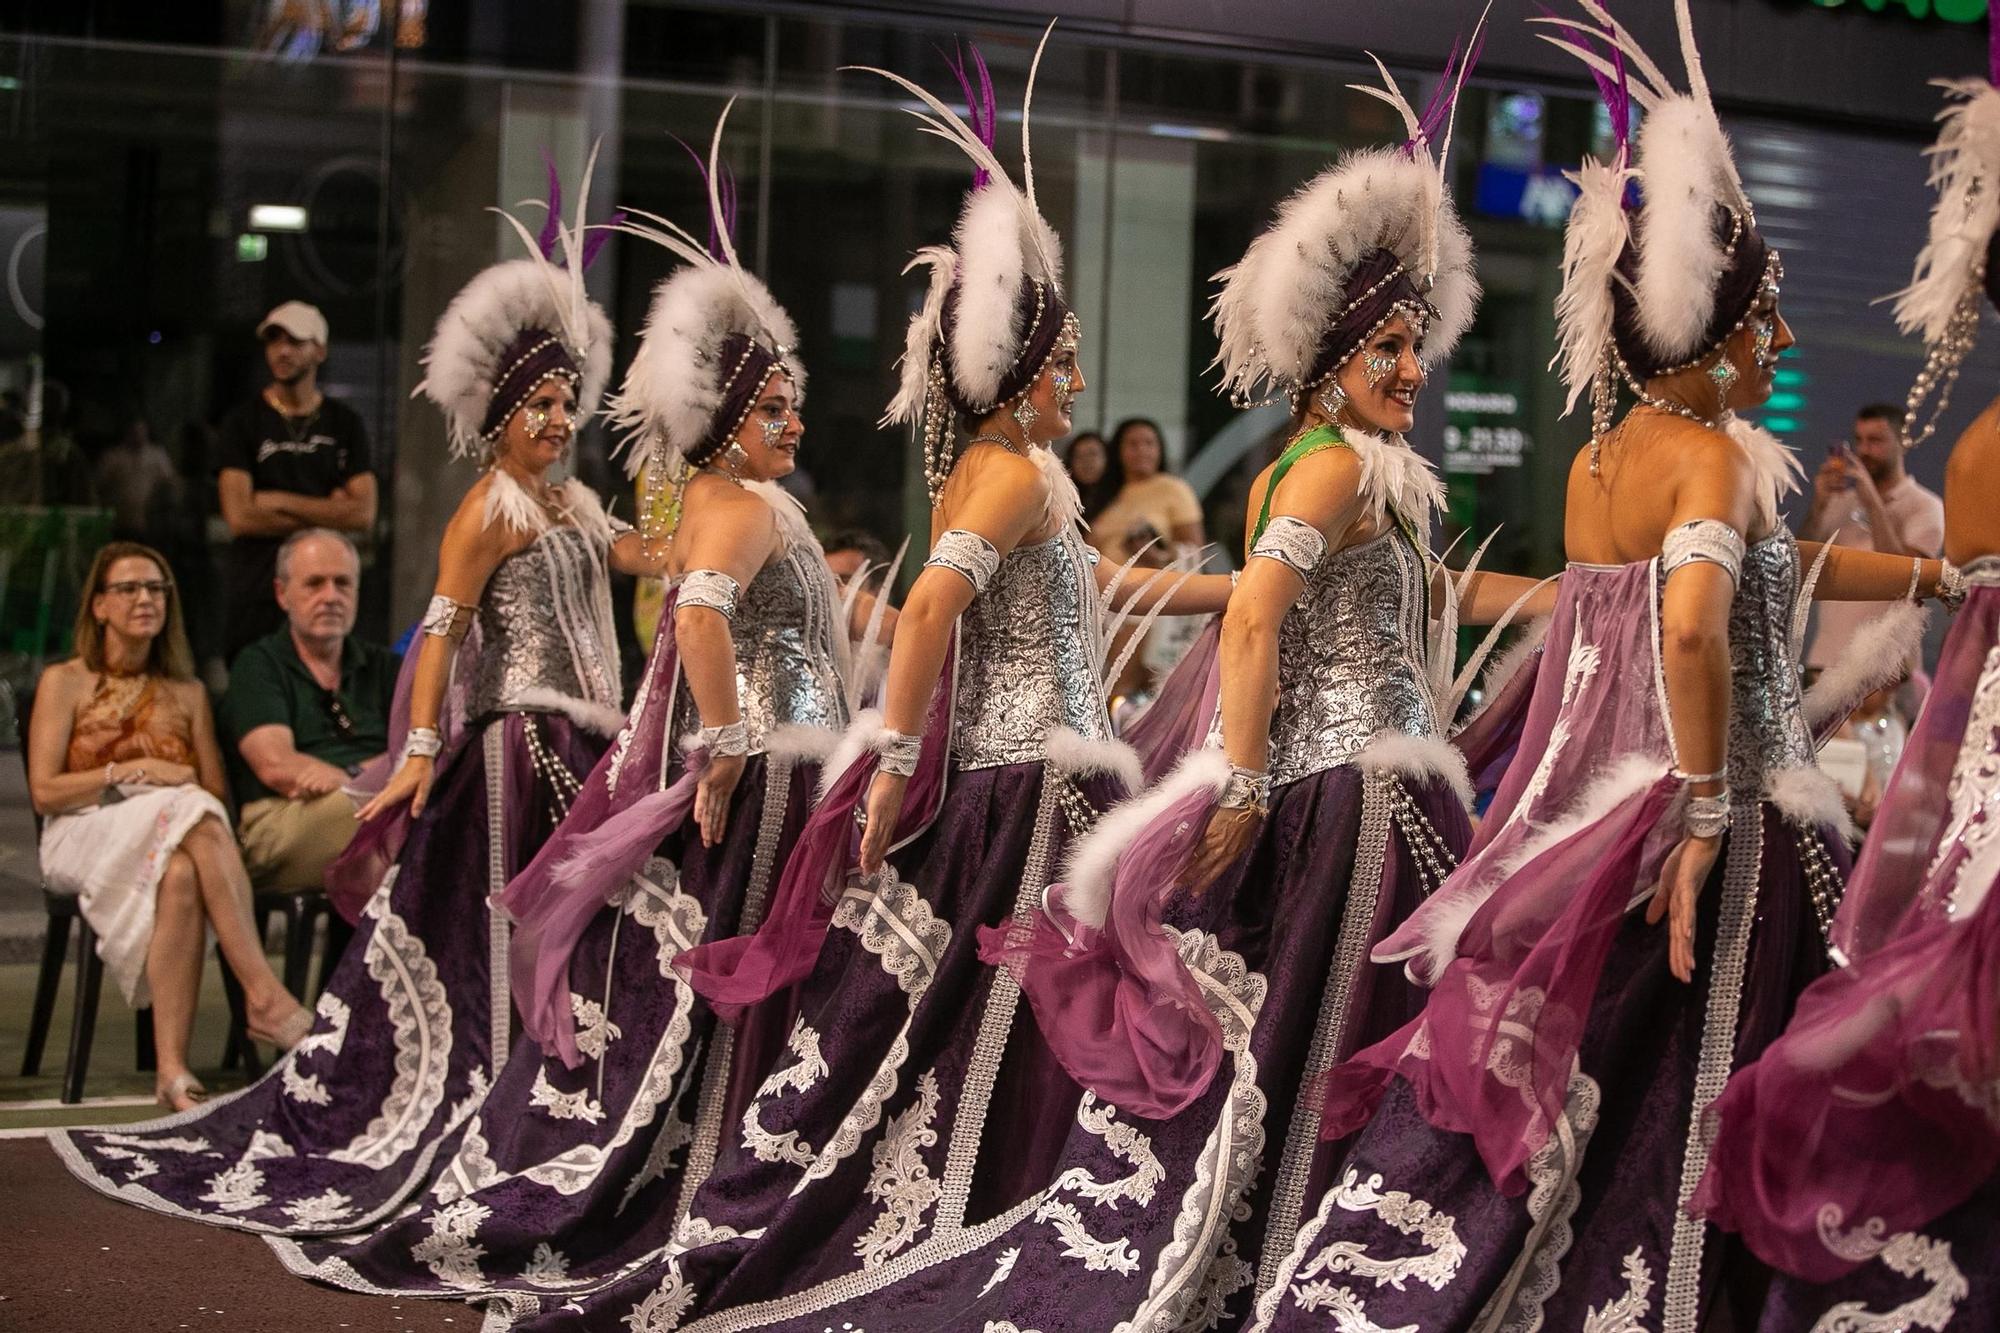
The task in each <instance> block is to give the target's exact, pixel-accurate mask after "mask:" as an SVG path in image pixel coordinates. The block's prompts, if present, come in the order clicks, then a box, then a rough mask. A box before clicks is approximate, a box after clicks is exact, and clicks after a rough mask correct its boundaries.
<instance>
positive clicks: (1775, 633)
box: [1655, 528, 1815, 791]
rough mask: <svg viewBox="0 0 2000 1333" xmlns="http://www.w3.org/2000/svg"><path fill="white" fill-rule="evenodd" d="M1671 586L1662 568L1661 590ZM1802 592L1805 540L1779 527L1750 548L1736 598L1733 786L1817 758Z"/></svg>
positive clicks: (1732, 613) (1732, 625)
mask: <svg viewBox="0 0 2000 1333" xmlns="http://www.w3.org/2000/svg"><path fill="white" fill-rule="evenodd" d="M1665 591H1666V576H1665V575H1664V574H1663V575H1661V576H1660V580H1659V583H1658V586H1657V590H1656V592H1655V595H1656V596H1662V595H1664V594H1665ZM1798 596H1799V547H1798V543H1797V542H1796V541H1794V540H1792V534H1791V533H1789V532H1786V531H1785V530H1784V529H1782V528H1780V529H1779V530H1778V531H1777V532H1774V533H1772V534H1771V535H1770V536H1769V537H1766V538H1765V539H1764V540H1763V541H1760V542H1758V543H1757V544H1756V545H1754V546H1752V547H1750V548H1749V549H1748V550H1747V551H1746V552H1745V553H1744V556H1743V574H1742V577H1741V578H1740V579H1738V581H1737V584H1736V596H1735V598H1734V600H1732V601H1731V602H1730V604H1729V656H1730V687H1729V688H1730V696H1731V697H1730V719H1729V780H1730V785H1731V786H1732V787H1742V788H1749V789H1752V790H1755V791H1761V790H1762V788H1763V784H1764V777H1765V775H1766V774H1769V773H1775V772H1777V771H1779V770H1780V769H1787V768H1802V767H1808V766H1810V765H1811V764H1812V763H1813V762H1814V759H1815V749H1814V746H1813V742H1812V736H1811V734H1810V733H1809V732H1808V731H1807V730H1806V723H1805V714H1804V712H1803V710H1802V706H1801V702H1800V697H1799V667H1798V662H1797V661H1796V660H1795V658H1794V657H1793V655H1792V610H1793V608H1794V607H1795V606H1796V605H1797V604H1798ZM1663 697H1664V696H1663Z"/></svg>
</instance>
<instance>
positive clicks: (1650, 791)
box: [1321, 561, 1680, 1193]
mask: <svg viewBox="0 0 2000 1333" xmlns="http://www.w3.org/2000/svg"><path fill="white" fill-rule="evenodd" d="M1654 568H1655V567H1654V562H1653V561H1644V562H1640V563H1636V564H1630V565H1622V566H1615V567H1604V566H1593V565H1572V566H1570V568H1569V570H1568V572H1567V573H1566V574H1565V576H1564V577H1563V580H1562V584H1561V592H1560V594H1559V595H1558V599H1557V604H1556V609H1555V618H1554V622H1553V624H1552V626H1551V629H1550V632H1549V638H1548V642H1547V644H1546V645H1545V647H1544V649H1543V652H1542V659H1541V665H1540V668H1539V670H1538V672H1537V676H1536V679H1535V682H1534V688H1533V696H1532V702H1531V703H1529V705H1528V708H1527V715H1526V719H1525V721H1524V722H1523V723H1522V726H1521V740H1520V746H1519V752H1520V758H1519V760H1518V761H1517V762H1516V763H1514V764H1513V765H1512V766H1511V767H1510V768H1509V769H1508V772H1507V775H1506V777H1505V778H1504V779H1503V780H1502V781H1501V783H1500V786H1499V790H1498V792H1497V794H1496V796H1495V799H1494V803H1493V806H1492V808H1491V809H1490V810H1489V811H1488V813H1487V817H1486V819H1485V820H1484V821H1483V823H1482V824H1481V826H1480V829H1479V831H1478V833H1477V834H1476V835H1475V837H1474V840H1473V846H1472V850H1471V852H1470V853H1469V854H1468V855H1467V857H1466V860H1465V861H1464V862H1463V863H1462V864H1461V865H1460V866H1459V868H1458V870H1457V871H1455V872H1454V873H1453V874H1452V875H1451V876H1450V877H1449V878H1448V879H1447V880H1446V881H1445V883H1444V885H1443V886H1442V887H1441V888H1440V889H1439V890H1438V892H1437V893H1436V894H1435V895H1433V896H1432V897H1431V898H1430V899H1429V900H1428V901H1427V902H1426V903H1425V904H1424V905H1423V906H1422V907H1421V908H1419V909H1418V910H1417V911H1416V912H1414V913H1413V914H1412V915H1411V917H1410V919H1409V920H1407V921H1405V922H1404V923H1403V924H1402V925H1401V926H1400V927H1398V928H1397V929H1396V930H1394V931H1392V932H1391V933H1390V935H1389V936H1388V937H1387V938H1386V939H1384V941H1383V942H1382V944H1381V945H1379V946H1378V947H1377V948H1376V950H1375V951H1374V958H1375V959H1376V961H1378V962H1390V961H1394V960H1398V959H1402V960H1407V964H1406V965H1407V968H1408V970H1409V972H1410V973H1411V975H1412V977H1413V978H1414V979H1416V980H1418V981H1420V982H1424V983H1428V984H1430V985H1431V986H1432V988H1433V989H1432V994H1431V997H1430V999H1429V1001H1428V1002H1427V1004H1426V1006H1425V1009H1424V1012H1423V1014H1422V1015H1420V1016H1419V1017H1418V1018H1417V1019H1415V1020H1413V1021H1412V1022H1410V1023H1409V1024H1407V1025H1406V1026H1405V1027H1404V1028H1402V1029H1401V1030H1400V1031H1398V1032H1396V1033H1393V1034H1391V1035H1390V1036H1389V1037H1388V1038H1386V1039H1385V1040H1383V1041H1381V1042H1379V1043H1377V1044H1376V1045H1374V1046H1372V1047H1369V1048H1368V1049H1366V1050H1364V1051H1361V1052H1359V1053H1357V1054H1356V1055H1355V1056H1354V1057H1353V1058H1352V1059H1351V1060H1349V1061H1347V1062H1346V1063H1345V1064H1343V1065H1341V1066H1339V1067H1337V1068H1336V1069H1334V1070H1333V1071H1332V1072H1331V1073H1329V1074H1328V1075H1327V1076H1326V1078H1325V1091H1326V1098H1325V1118H1324V1121H1323V1125H1322V1130H1321V1134H1322V1137H1323V1138H1327V1139H1337V1138H1341V1137H1344V1136H1346V1135H1348V1134H1350V1133H1353V1132H1354V1131H1356V1130H1358V1129H1359V1128H1361V1126H1362V1125H1364V1124H1365V1123H1366V1122H1367V1120H1368V1118H1369V1116H1370V1115H1371V1114H1372V1112H1373V1111H1374V1108H1375V1106H1376V1104H1377V1103H1378V1102H1379V1101H1380V1099H1381V1096H1382V1094H1383V1092H1384V1091H1385V1090H1386V1089H1387V1087H1388V1084H1389V1082H1390V1080H1391V1079H1392V1078H1393V1077H1394V1076H1396V1075H1398V1074H1400V1075H1402V1076H1403V1077H1404V1078H1406V1079H1408V1080H1409V1082H1410V1083H1411V1085H1412V1086H1413V1088H1414V1089H1415V1091H1416V1095H1417V1104H1418V1107H1419V1109H1420V1110H1421V1111H1422V1113H1423V1114H1424V1116H1425V1117H1426V1118H1427V1119H1428V1120H1430V1121H1431V1123H1433V1124H1435V1125H1437V1126H1439V1127H1440V1128H1443V1129H1448V1130H1452V1131H1455V1132H1460V1133H1465V1134H1468V1135H1470V1136H1471V1137H1472V1138H1473V1140H1474V1142H1475V1144H1476V1145H1477V1148H1478V1151H1479V1153H1480V1156H1481V1159H1482V1160H1483V1161H1484V1163H1485V1165H1486V1169H1487V1171H1488V1173H1489V1174H1490V1175H1491V1177H1492V1178H1493V1180H1494V1181H1495V1183H1496V1184H1497V1185H1499V1187H1500V1188H1501V1189H1502V1190H1504V1191H1506V1192H1509V1193H1517V1192H1519V1191H1520V1190H1521V1189H1522V1188H1523V1187H1524V1185H1525V1183H1526V1182H1525V1176H1524V1172H1523V1167H1524V1166H1525V1164H1526V1162H1527V1160H1528V1159H1529V1157H1531V1156H1532V1155H1533V1154H1534V1152H1535V1151H1536V1149H1538V1148H1539V1147H1540V1146H1541V1145H1542V1143H1543V1142H1544V1141H1545V1140H1546V1139H1547V1137H1548V1134H1549V1131H1550V1127H1551V1126H1552V1125H1553V1124H1554V1123H1555V1119H1556V1117H1557V1116H1559V1115H1560V1114H1561V1111H1562V1106H1563V1100H1564V1094H1565V1089H1566V1087H1567V1085H1568V1081H1569V1076H1570V1071H1571V1069H1572V1068H1573V1066H1574V1063H1575V1060H1576V1053H1577V1049H1578V1046H1579V1044H1580V1043H1581V1041H1582V1038H1583V1031H1584V1023H1585V1020H1586V1018H1587V1017H1588V1015H1589V1011H1590V1005H1591V1000H1592V997H1593V995H1594V993H1595V991H1596V989H1597V984H1598V979H1599V976H1600V974H1601V973H1602V971H1603V967H1604V960H1605V958H1606V956H1607V955H1608V953H1609V951H1610V948H1611V944H1612V941H1613V938H1614V937H1615V935H1616V934H1617V931H1618V928H1619V926H1620V924H1621V922H1622V921H1623V919H1624V917H1625V914H1626V913H1627V912H1628V911H1629V910H1630V909H1631V907H1632V906H1633V905H1634V904H1635V903H1636V902H1637V901H1638V900H1639V899H1640V897H1642V896H1643V894H1644V892H1645V891H1646V890H1647V889H1649V888H1650V887H1651V886H1652V884H1653V883H1654V882H1655V881H1656V880H1657V878H1658V872H1659V867H1660V865H1661V863H1662V862H1663V860H1664V858H1665V856H1666V853H1667V852H1668V851H1669V850H1671V847H1672V845H1673V841H1674V839H1675V837H1676V836H1677V827H1676V826H1675V822H1674V821H1670V820H1669V819H1668V815H1669V813H1670V812H1671V811H1672V810H1674V808H1675V801H1676V798H1677V796H1678V794H1679V785H1680V784H1679V783H1678V782H1677V781H1676V780H1674V779H1673V778H1672V777H1671V776H1670V773H1671V770H1672V767H1673V758H1672V751H1671V746H1670V743H1669V740H1668V731H1667V721H1666V710H1665V702H1664V698H1665V691H1664V686H1663V684H1662V682H1661V676H1660V672H1659V656H1658V651H1657V643H1658V633H1657V624H1658V617H1657V607H1658V601H1657V597H1656V595H1655V582H1656V575H1655V572H1654Z"/></svg>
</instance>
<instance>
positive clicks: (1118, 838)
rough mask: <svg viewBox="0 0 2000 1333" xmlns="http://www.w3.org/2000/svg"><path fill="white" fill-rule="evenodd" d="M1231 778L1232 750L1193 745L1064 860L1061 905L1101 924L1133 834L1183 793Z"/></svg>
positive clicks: (1217, 788) (1215, 787)
mask: <svg viewBox="0 0 2000 1333" xmlns="http://www.w3.org/2000/svg"><path fill="white" fill-rule="evenodd" d="M1228 783H1229V756H1228V755H1226V754H1224V753H1223V752H1222V751H1221V750H1218V749H1202V750H1192V751H1190V752H1189V753H1187V754H1186V755H1184V756H1182V758H1181V761H1180V762H1179V763H1178V764H1176V765H1174V768H1173V771H1172V772H1170V773H1168V774H1167V776H1165V777H1164V778H1161V779H1160V780H1159V781H1158V782H1156V783H1154V784H1153V787H1152V789H1151V790H1150V791H1147V792H1145V793H1144V794H1143V795H1139V796H1134V797H1132V798H1131V799H1130V800H1125V801H1120V802H1119V803H1118V804H1117V805H1114V806H1112V807H1111V808H1110V809H1109V810H1107V811H1105V812H1104V815H1103V817H1102V818H1100V819H1099V820H1098V821H1097V823H1096V825H1095V826H1093V827H1092V828H1091V830H1090V832H1089V833H1087V834H1086V835H1084V836H1083V837H1082V838H1079V839H1078V840H1077V841H1076V843H1075V845H1074V846H1072V847H1071V848H1070V851H1069V854H1068V856H1067V857H1065V859H1064V865H1063V873H1062V883H1063V897H1062V902H1063V907H1064V908H1065V909H1066V910H1067V911H1068V912H1069V913H1070V915H1072V916H1074V917H1075V918H1076V919H1077V920H1079V921H1081V922H1083V923H1084V924H1086V925H1090V926H1098V927H1101V926H1103V924H1104V918H1105V916H1106V914H1107V913H1108V912H1109V910H1110V906H1111V889H1112V884H1113V882H1114V880H1115V878H1116V875H1117V869H1118V858H1119V857H1121V856H1123V855H1124V854H1125V849H1126V848H1128V847H1130V846H1131V845H1132V841H1133V839H1135V838H1137V837H1138V836H1139V834H1140V833H1142V832H1144V831H1145V829H1146V828H1147V826H1148V825H1150V824H1152V822H1153V821H1154V820H1156V819H1158V818H1159V817H1160V816H1161V815H1163V814H1164V813H1166V811H1167V810H1169V809H1171V808H1172V807H1173V806H1174V804H1175V803H1176V802H1178V801H1180V800H1182V799H1183V798H1184V797H1187V796H1190V795H1192V794H1194V793H1195V792H1198V791H1204V790H1206V791H1212V792H1214V793H1215V794H1216V795H1218V796H1219V795H1221V793H1222V789H1223V788H1224V787H1225V786H1227V785H1228Z"/></svg>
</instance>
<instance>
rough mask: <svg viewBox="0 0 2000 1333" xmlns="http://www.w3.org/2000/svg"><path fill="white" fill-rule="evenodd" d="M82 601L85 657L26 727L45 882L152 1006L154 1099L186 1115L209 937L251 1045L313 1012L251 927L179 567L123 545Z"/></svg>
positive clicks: (46, 691)
mask: <svg viewBox="0 0 2000 1333" xmlns="http://www.w3.org/2000/svg"><path fill="white" fill-rule="evenodd" d="M85 591H86V595H85V597H84V600H83V605H82V606H81V607H79V608H78V610H77V617H76V629H75V642H76V656H75V657H73V658H71V659H69V660H68V661H66V662H59V663H57V664H56V665H54V666H51V667H49V668H48V669H47V670H46V671H44V672H43V673H42V678H41V683H40V685H39V686H37V687H36V690H35V702H34V706H33V710H32V712H31V714H30V717H29V723H28V794H29V797H30V799H31V800H32V801H33V802H34V806H35V811H36V813H37V814H40V815H41V816H42V817H43V819H44V820H45V821H46V822H45V823H44V824H43V826H42V841H41V868H42V875H43V877H44V878H45V879H46V880H47V881H48V882H49V884H50V885H51V886H53V887H54V888H55V889H56V890H57V891H58V892H62V893H71V894H75V895H76V897H77V906H78V909H79V910H80V911H81V912H82V913H83V919H84V920H85V921H88V922H89V923H90V925H91V928H92V929H93V930H94V931H96V932H97V952H98V955H99V956H100V957H101V958H103V960H104V968H105V971H107V972H108V973H110V974H111V978H112V980H114V981H115V982H117V984H118V989H119V990H120V992H122V993H123V994H124V996H125V999H126V1002H127V1003H129V1004H131V1005H132V1006H133V1007H134V1008H139V1007H143V1006H145V1005H147V1004H151V1005H152V1008H153V1042H154V1051H155V1054H156V1055H157V1056H158V1061H157V1065H158V1073H157V1076H156V1079H157V1081H156V1085H155V1086H156V1095H157V1096H158V1098H159V1101H160V1104H161V1105H162V1106H165V1107H167V1108H168V1109H170V1110H174V1111H184V1110H187V1109H188V1108H189V1107H191V1106H193V1105H195V1104H196V1103H197V1102H199V1101H201V1099H202V1098H203V1096H204V1095H205V1093H204V1090H203V1088H202V1086H201V1083H200V1082H199V1081H198V1080H197V1079H196V1078H195V1076H194V1074H193V1072H192V1071H191V1070H190V1069H189V1068H188V1063H187V1052H188V1040H189V1038H190V1037H191V1036H192V1035H193V1031H194V1015H195V1005H196V999H197V997H198V996H199V994H200V990H201V964H202V956H203V954H204V953H205V952H206V951H207V950H206V948H205V944H206V941H207V938H208V933H209V932H210V931H213V932H214V933H215V939H216V943H217V946H218V947H219V948H220V949H221V951H222V956H223V959H224V961H225V962H226V963H227V964H228V966H229V970H230V971H231V972H233V973H235V974H236V979H237V980H238V981H240V982H242V983H243V992H244V1000H245V1004H246V1006H247V1015H248V1019H249V1031H250V1035H251V1037H253V1038H254V1039H256V1040H258V1041H268V1042H270V1043H272V1044H273V1045H276V1046H279V1047H281V1048H283V1049H287V1050H289V1049H290V1048H291V1047H293V1046H295V1045H297V1044H298V1042H299V1040H300V1038H302V1037H304V1036H305V1035H306V1032H307V1030H308V1029H309V1028H311V1026H312V1015H311V1014H310V1013H308V1012H307V1011H306V1010H305V1009H304V1008H302V1007H301V1006H300V1004H299V1002H298V1001H297V1000H295V999H293V998H292V996H291V995H290V994H289V993H288V992H287V991H286V990H285V988H284V986H283V984H282V983H280V982H279V980H278V978H277V976H276V974H274V973H273V972H272V971H271V964H270V960H269V959H267V958H266V957H265V956H264V941H263V939H262V937H261V936H260V935H259V933H258V931H257V928H256V926H255V925H253V924H252V922H251V919H250V883H249V880H248V878H247V877H246V876H245V875H244V873H243V861H242V858H241V856H240V855H239V854H238V852H237V849H236V840H235V839H234V838H232V837H230V835H229V813H228V811H227V810H225V809H224V808H223V805H222V801H221V797H222V795H223V766H222V755H221V753H220V751H219V750H218V748H217V746H216V743H215V728H214V724H213V723H212V722H211V721H210V718H209V712H208V695H207V693H206V692H205V691H204V690H203V689H202V686H201V682H200V681H198V680H196V679H195V678H194V654H193V653H192V652H191V651H190V650H189V648H188V642H187V635H186V633H185V632H184V631H183V630H182V628H181V610H180V598H179V594H178V593H177V591H176V590H175V588H174V584H173V580H172V579H171V578H170V577H169V576H168V574H167V566H166V562H165V561H164V560H163V559H161V558H160V556H159V553H158V552H155V551H150V550H148V549H147V548H145V547H144V546H140V545H138V544H137V543H136V542H112V543H110V544H109V545H107V546H105V547H104V548H103V549H102V550H100V551H98V553H97V558H96V559H95V560H93V561H92V562H91V566H90V574H89V578H88V581H87V583H86V585H85Z"/></svg>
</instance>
